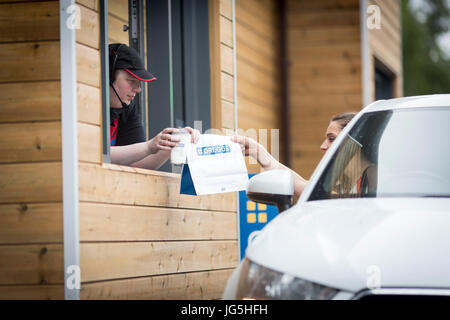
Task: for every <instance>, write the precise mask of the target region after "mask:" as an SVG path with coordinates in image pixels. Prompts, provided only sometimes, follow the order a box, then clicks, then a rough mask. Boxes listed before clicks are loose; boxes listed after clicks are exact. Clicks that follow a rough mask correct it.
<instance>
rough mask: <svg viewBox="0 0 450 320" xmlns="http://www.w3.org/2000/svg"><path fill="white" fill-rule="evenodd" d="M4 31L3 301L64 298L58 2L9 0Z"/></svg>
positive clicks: (1, 22)
mask: <svg viewBox="0 0 450 320" xmlns="http://www.w3.org/2000/svg"><path fill="white" fill-rule="evenodd" d="M19 2H20V3H19ZM0 29H1V30H2V32H1V34H0V60H1V62H0V68H1V69H2V72H1V73H0V112H1V113H2V116H1V117H0V123H1V124H0V136H1V138H0V140H1V141H0V145H1V147H0V149H1V150H0V274H1V275H0V299H47V298H56V299H61V298H63V297H64V287H63V277H64V264H63V252H62V204H61V194H62V179H61V173H62V169H61V123H60V120H61V98H60V82H59V80H60V42H59V1H26V2H22V1H8V3H5V1H2V3H0Z"/></svg>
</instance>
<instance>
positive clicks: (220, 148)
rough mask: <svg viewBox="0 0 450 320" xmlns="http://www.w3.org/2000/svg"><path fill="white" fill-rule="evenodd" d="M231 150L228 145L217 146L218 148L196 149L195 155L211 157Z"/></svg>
mask: <svg viewBox="0 0 450 320" xmlns="http://www.w3.org/2000/svg"><path fill="white" fill-rule="evenodd" d="M230 152H231V148H230V146H229V145H227V144H224V145H219V146H211V147H199V148H197V155H199V156H211V155H215V154H220V153H230Z"/></svg>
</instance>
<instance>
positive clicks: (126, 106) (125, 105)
mask: <svg viewBox="0 0 450 320" xmlns="http://www.w3.org/2000/svg"><path fill="white" fill-rule="evenodd" d="M110 85H111V88H112V89H113V91H114V93H115V94H116V96H117V98H118V99H119V101H120V103H121V104H122V107H123V108H124V109H126V108H128V105H127V104H126V103H125V102H123V101H122V99H120V96H119V94H118V93H117V91H116V89H115V88H114V86H113V84H112V82H111V83H110Z"/></svg>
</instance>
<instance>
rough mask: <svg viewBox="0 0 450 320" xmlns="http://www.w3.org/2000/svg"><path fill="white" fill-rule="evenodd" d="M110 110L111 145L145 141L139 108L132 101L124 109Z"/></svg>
mask: <svg viewBox="0 0 450 320" xmlns="http://www.w3.org/2000/svg"><path fill="white" fill-rule="evenodd" d="M117 111H118V110H111V113H110V119H111V127H110V135H111V146H126V145H129V144H134V143H138V142H144V141H145V130H144V125H143V124H142V122H141V119H140V116H139V110H138V108H136V106H135V105H134V103H132V104H131V105H130V106H129V107H128V108H126V109H125V110H121V112H117Z"/></svg>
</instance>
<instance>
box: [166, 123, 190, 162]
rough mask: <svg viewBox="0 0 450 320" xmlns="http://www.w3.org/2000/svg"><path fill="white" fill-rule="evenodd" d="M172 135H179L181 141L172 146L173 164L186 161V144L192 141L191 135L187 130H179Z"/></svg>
mask: <svg viewBox="0 0 450 320" xmlns="http://www.w3.org/2000/svg"><path fill="white" fill-rule="evenodd" d="M172 136H175V137H179V138H180V142H178V144H177V145H176V146H175V147H173V148H172V151H171V152H170V162H171V163H172V164H178V165H180V164H183V163H186V148H185V147H186V146H187V145H189V143H190V142H191V135H190V134H189V133H188V132H187V131H186V130H179V131H178V132H176V133H172Z"/></svg>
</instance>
